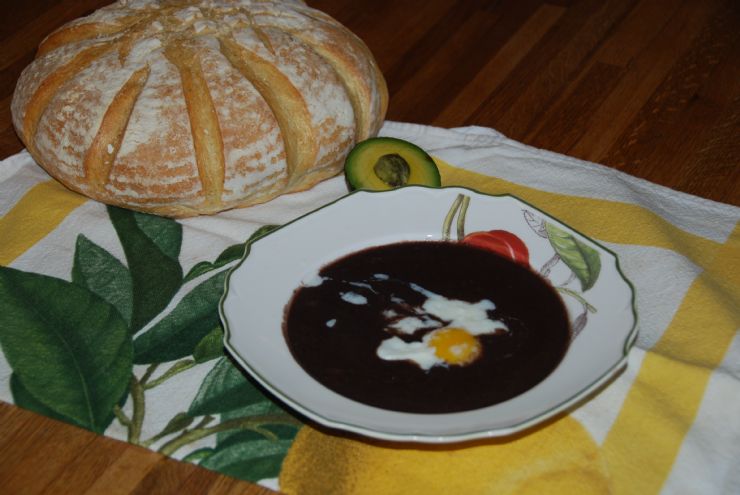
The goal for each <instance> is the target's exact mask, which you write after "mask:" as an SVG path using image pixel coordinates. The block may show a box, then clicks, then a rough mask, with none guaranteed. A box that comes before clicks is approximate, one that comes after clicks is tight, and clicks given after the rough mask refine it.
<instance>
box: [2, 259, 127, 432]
mask: <svg viewBox="0 0 740 495" xmlns="http://www.w3.org/2000/svg"><path fill="white" fill-rule="evenodd" d="M0 328H2V331H1V332H0V343H1V344H2V347H3V352H4V353H5V357H6V358H7V360H8V363H9V364H10V366H11V367H12V368H13V373H14V374H15V376H16V379H17V380H18V381H19V382H20V384H21V385H22V390H23V391H24V392H27V393H28V394H29V395H30V396H31V397H32V398H33V399H35V400H36V401H38V403H40V404H42V405H43V406H44V407H45V408H48V409H51V410H52V411H54V412H55V413H56V414H57V415H59V416H60V417H62V418H65V419H67V420H68V421H69V422H71V423H74V424H76V425H79V426H82V427H84V428H87V429H90V430H92V431H95V432H98V433H102V432H103V431H104V430H105V428H106V427H107V426H108V424H109V423H110V421H111V419H112V418H111V411H112V410H113V406H115V405H116V403H118V401H119V400H120V399H121V396H122V395H123V394H124V392H125V390H126V388H127V385H128V382H129V379H130V376H131V369H132V345H131V338H130V336H129V334H128V328H127V326H126V322H125V321H124V320H123V318H122V317H121V315H120V313H119V312H118V310H117V309H116V308H115V307H113V306H112V305H111V304H109V303H108V302H106V301H104V300H103V299H101V298H100V297H98V296H97V295H95V294H93V293H92V292H90V291H89V290H87V289H85V288H83V287H80V286H78V285H76V284H73V283H71V282H66V281H64V280H60V279H57V278H53V277H48V276H45V275H38V274H35V273H27V272H22V271H19V270H15V269H13V268H7V267H0ZM26 403H30V401H28V400H26Z"/></svg>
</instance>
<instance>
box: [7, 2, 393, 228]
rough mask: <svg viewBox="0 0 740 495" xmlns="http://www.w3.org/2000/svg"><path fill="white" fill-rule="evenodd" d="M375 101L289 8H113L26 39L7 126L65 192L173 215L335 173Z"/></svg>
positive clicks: (337, 31)
mask: <svg viewBox="0 0 740 495" xmlns="http://www.w3.org/2000/svg"><path fill="white" fill-rule="evenodd" d="M387 104H388V93H387V89H386V85H385V81H384V80H383V76H382V74H381V73H380V71H379V69H378V66H377V64H376V62H375V60H374V59H373V56H372V54H371V53H370V52H369V50H368V48H367V47H366V46H365V44H364V43H363V42H362V41H361V40H360V39H359V38H358V37H357V36H355V35H354V34H353V33H352V32H350V31H349V30H348V29H347V28H345V27H344V26H342V25H341V24H339V23H338V22H337V21H335V20H334V19H332V18H331V17H330V16H328V15H326V14H324V13H322V12H319V11H317V10H315V9H312V8H310V7H308V6H306V5H305V4H304V3H303V2H300V1H295V0H294V1H277V0H274V1H273V0H235V1H228V0H201V1H186V0H182V1H178V0H162V1H154V0H128V1H125V0H119V1H118V2H117V3H115V4H112V5H109V6H107V7H104V8H102V9H100V10H97V11H96V12H94V13H93V14H91V15H89V16H87V17H84V18H80V19H77V20H75V21H72V22H71V23H68V24H66V25H65V26H63V27H61V28H60V29H58V30H57V31H55V32H53V33H52V34H50V35H49V36H48V37H47V38H46V39H45V40H44V41H43V42H42V44H41V45H40V47H39V50H38V54H37V57H36V59H35V60H34V61H33V62H32V63H31V64H30V65H29V66H28V67H27V68H26V69H25V70H24V71H23V73H22V75H21V77H20V78H19V80H18V83H17V87H16V90H15V93H14V95H13V101H12V114H13V123H14V126H15V128H16V130H17V132H18V134H19V135H20V137H21V139H22V140H23V142H24V144H25V145H26V147H27V148H28V150H29V152H30V153H31V155H32V156H33V157H34V159H35V160H36V161H37V162H38V163H39V164H40V165H41V166H42V167H43V168H44V169H46V171H47V172H48V173H49V174H50V175H51V176H53V177H55V178H56V179H57V180H59V181H60V182H62V183H63V184H64V185H66V186H67V187H69V188H70V189H72V190H75V191H78V192H80V193H82V194H84V195H85V196H88V197H90V198H93V199H95V200H98V201H101V202H103V203H107V204H112V205H117V206H123V207H127V208H131V209H135V210H139V211H145V212H150V213H155V214H159V215H164V216H172V217H186V216H193V215H200V214H210V213H215V212H219V211H222V210H226V209H229V208H235V207H242V206H248V205H252V204H256V203H261V202H265V201H268V200H270V199H272V198H274V197H276V196H278V195H280V194H284V193H288V192H293V191H299V190H303V189H307V188H309V187H311V186H313V185H314V184H316V183H317V182H319V181H321V180H324V179H326V178H328V177H331V176H334V175H336V174H337V173H338V172H339V171H341V169H342V166H343V163H344V159H345V157H346V155H347V153H348V152H349V151H350V150H351V148H352V147H353V146H354V144H355V143H356V142H358V141H360V140H363V139H366V138H368V137H371V136H373V135H375V134H376V133H377V131H378V129H379V128H380V125H381V124H382V121H383V118H384V116H385V111H386V108H387Z"/></svg>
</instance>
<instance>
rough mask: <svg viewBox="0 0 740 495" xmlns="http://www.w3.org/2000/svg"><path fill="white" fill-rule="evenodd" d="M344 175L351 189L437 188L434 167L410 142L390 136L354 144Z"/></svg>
mask: <svg viewBox="0 0 740 495" xmlns="http://www.w3.org/2000/svg"><path fill="white" fill-rule="evenodd" d="M344 174H345V177H346V178H347V184H348V185H349V187H350V189H353V190H354V189H367V190H371V191H385V190H389V189H395V188H397V187H401V186H407V185H412V184H416V185H423V186H431V187H440V185H441V184H442V181H441V179H440V176H439V170H438V169H437V165H436V164H435V163H434V160H432V157H431V156H429V155H428V154H427V152H426V151H424V150H423V149H421V148H419V147H418V146H416V145H415V144H413V143H409V142H408V141H404V140H403V139H396V138H390V137H377V138H370V139H366V140H364V141H361V142H359V143H357V145H356V146H355V147H354V148H353V149H352V151H350V153H349V155H347V160H346V161H345V163H344Z"/></svg>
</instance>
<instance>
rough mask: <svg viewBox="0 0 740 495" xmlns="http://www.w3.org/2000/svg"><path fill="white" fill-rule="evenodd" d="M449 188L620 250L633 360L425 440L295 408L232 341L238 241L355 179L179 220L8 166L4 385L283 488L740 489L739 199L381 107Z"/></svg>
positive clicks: (62, 413)
mask: <svg viewBox="0 0 740 495" xmlns="http://www.w3.org/2000/svg"><path fill="white" fill-rule="evenodd" d="M381 134H382V135H385V136H393V137H398V138H401V139H406V140H409V141H412V142H414V143H416V144H417V145H419V146H421V147H422V148H424V149H426V150H427V151H428V152H429V153H430V154H432V155H433V156H434V157H435V158H436V159H437V161H438V164H439V167H440V172H441V175H442V180H443V185H445V186H452V185H459V186H466V187H470V188H473V189H476V190H479V191H481V192H484V193H490V194H501V193H510V194H514V195H515V196H518V197H520V198H521V199H523V200H525V201H527V202H529V203H531V204H533V205H534V206H536V207H538V208H539V209H541V210H543V211H545V212H547V213H549V214H550V215H552V216H554V217H556V218H558V219H559V220H561V221H563V222H564V223H566V224H568V225H570V226H571V227H573V228H574V229H576V230H578V231H580V232H583V233H584V234H586V235H588V236H589V237H591V238H593V239H595V240H597V241H599V242H600V243H602V244H603V245H605V246H606V247H608V248H610V249H611V250H613V251H614V252H615V253H616V254H617V255H618V256H619V259H620V264H621V267H622V270H623V272H624V274H625V276H626V277H627V278H628V279H629V280H630V281H631V282H632V283H633V285H634V287H635V292H636V309H637V315H638V332H639V333H638V337H637V341H636V344H635V346H634V348H633V349H632V351H631V352H630V355H629V361H628V367H627V369H626V370H625V371H624V372H623V373H621V374H620V375H619V376H617V377H616V378H615V379H614V380H612V381H611V382H610V383H609V384H608V385H607V386H605V387H604V388H602V389H601V390H599V391H598V393H596V394H594V395H593V396H591V397H589V398H588V399H587V400H586V401H584V402H582V403H580V404H578V405H577V407H574V408H573V409H571V410H569V411H568V412H567V413H566V414H562V415H560V416H558V417H556V418H554V419H552V420H550V421H548V422H547V423H545V424H543V425H540V426H537V427H535V428H533V429H530V430H528V431H525V432H522V433H520V434H516V435H513V436H511V437H504V438H498V439H492V440H481V441H474V442H466V443H460V444H452V445H446V446H423V445H417V444H395V443H389V442H380V441H374V440H367V439H362V438H359V437H352V436H347V435H343V434H340V433H338V432H333V431H330V430H327V429H324V428H320V427H317V425H314V424H310V423H308V424H305V423H304V422H303V420H302V418H300V417H298V416H296V415H295V414H293V413H292V412H291V410H290V409H289V408H287V407H284V406H282V405H281V404H280V403H279V401H276V400H273V399H271V398H270V397H269V396H268V395H266V394H265V393H263V392H262V391H261V390H260V389H259V388H258V387H257V386H255V385H254V384H253V383H252V382H251V381H250V380H248V379H247V378H245V376H244V374H243V373H242V372H241V371H240V370H239V369H238V368H237V367H235V366H234V365H233V364H232V362H231V361H230V360H229V359H228V356H225V355H224V353H223V348H222V345H221V338H222V330H221V327H220V323H219V320H218V314H217V311H216V308H217V305H218V299H219V297H220V295H221V291H222V288H223V282H224V278H225V275H226V273H227V271H228V270H229V269H230V268H231V267H233V266H234V264H235V263H236V261H237V260H238V259H239V258H240V257H241V255H242V253H243V250H244V243H245V241H246V240H247V239H250V238H253V239H254V238H257V237H259V236H260V235H264V234H266V233H269V231H270V229H271V228H272V227H273V226H275V225H280V224H283V223H286V222H288V221H290V220H292V219H294V218H296V217H298V216H300V215H303V214H305V213H307V212H310V211H311V210H313V209H315V208H318V207H320V206H321V205H323V204H325V203H328V202H330V201H333V200H335V199H337V198H339V197H341V196H342V195H344V194H346V193H347V189H346V185H345V183H344V180H343V178H342V177H336V178H333V179H331V180H328V181H325V182H323V183H321V184H319V185H317V186H316V187H314V188H313V189H311V190H309V191H305V192H301V193H296V194H289V195H285V196H282V197H280V198H277V199H275V200H273V201H271V202H269V203H265V204H262V205H258V206H254V207H250V208H245V209H239V210H232V211H228V212H223V213H220V214H218V215H215V216H210V217H197V218H191V219H184V220H178V221H174V220H170V219H164V218H160V217H154V216H149V215H142V214H138V213H133V212H131V211H128V210H123V209H119V208H110V207H106V206H104V205H102V204H100V203H97V202H94V201H91V200H87V199H86V198H83V197H81V196H79V195H77V194H75V193H72V192H69V191H68V190H66V189H64V188H63V187H62V186H61V185H59V184H58V183H57V182H55V181H53V180H52V179H50V178H49V177H48V176H47V175H46V174H45V173H44V172H43V170H41V169H40V168H39V167H38V166H37V165H36V164H35V163H34V162H33V160H32V158H31V157H30V155H28V154H27V153H26V152H21V153H19V154H17V155H15V156H12V157H9V158H7V159H5V160H4V161H3V162H2V164H1V165H0V215H1V217H0V265H1V266H2V267H1V268H0V345H1V346H2V351H3V352H2V355H0V400H3V401H6V402H10V403H14V404H16V405H18V406H20V407H24V408H27V409H31V410H34V411H36V412H39V413H41V414H45V415H48V416H51V417H54V418H57V419H61V420H63V421H67V422H70V423H73V424H76V425H78V426H81V427H84V428H87V429H90V430H93V431H96V432H98V433H100V434H104V435H107V436H111V437H113V438H117V439H121V440H124V441H129V442H132V443H136V444H139V445H143V446H146V447H148V448H151V449H154V450H158V451H161V452H163V453H165V454H167V455H170V456H172V457H175V458H177V459H183V460H187V461H190V462H195V463H198V464H200V465H201V466H204V467H206V468H209V469H214V470H217V471H219V472H223V473H226V474H230V475H232V476H236V477H239V478H242V479H247V480H251V481H256V482H259V483H261V484H263V485H265V486H271V487H273V488H278V487H279V488H280V489H281V490H283V491H284V492H286V493H296V494H304V493H305V494H311V493H341V494H360V493H517V494H518V493H543V492H547V493H561V492H562V493H571V492H573V491H576V490H578V491H580V492H582V493H605V492H608V491H612V492H613V493H625V494H631V493H666V494H674V493H676V494H678V493H728V494H729V493H738V492H739V491H740V470H739V469H738V467H740V466H738V459H740V421H738V420H737V418H738V417H740V339H738V338H737V330H738V328H739V327H740V231H738V220H740V208H737V207H734V206H730V205H724V204H720V203H716V202H713V201H709V200H705V199H701V198H697V197H694V196H690V195H687V194H683V193H680V192H676V191H673V190H670V189H667V188H664V187H661V186H657V185H655V184H651V183H648V182H646V181H643V180H640V179H636V178H634V177H631V176H628V175H625V174H623V173H620V172H618V171H616V170H613V169H610V168H607V167H603V166H600V165H597V164H594V163H589V162H584V161H580V160H576V159H574V158H571V157H567V156H563V155H559V154H555V153H551V152H548V151H544V150H540V149H536V148H532V147H529V146H526V145H524V144H521V143H518V142H516V141H513V140H511V139H508V138H507V137H505V136H503V135H501V134H500V133H498V132H496V131H494V130H492V129H487V128H480V127H466V128H460V129H441V128H435V127H429V126H421V125H415V124H408V123H397V122H387V123H386V124H385V126H384V127H383V129H382V131H381Z"/></svg>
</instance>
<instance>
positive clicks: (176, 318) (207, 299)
mask: <svg viewBox="0 0 740 495" xmlns="http://www.w3.org/2000/svg"><path fill="white" fill-rule="evenodd" d="M226 273H227V272H226V271H222V272H220V273H218V274H216V275H214V276H213V277H211V278H209V279H208V280H205V281H204V282H201V283H200V284H199V285H197V286H196V287H195V288H194V289H193V290H192V291H190V292H189V293H188V294H186V295H185V297H183V298H182V300H181V301H180V302H179V303H178V304H177V306H176V307H175V309H173V310H172V311H171V312H170V313H169V314H168V315H167V316H165V317H164V318H163V319H162V320H160V321H159V322H157V323H156V324H155V325H154V326H153V327H151V328H150V329H149V330H147V331H146V332H144V333H142V334H141V335H139V336H138V337H137V338H136V339H135V340H134V362H135V363H137V364H147V363H164V362H167V361H172V360H175V359H180V358H182V357H185V356H189V355H191V354H193V351H194V350H195V348H196V346H197V345H198V343H199V342H200V341H201V339H203V337H205V336H206V335H207V334H208V333H209V332H211V331H212V330H213V328H214V327H216V326H218V324H219V317H218V302H219V300H220V298H221V294H222V293H223V288H224V280H225V278H226Z"/></svg>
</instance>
